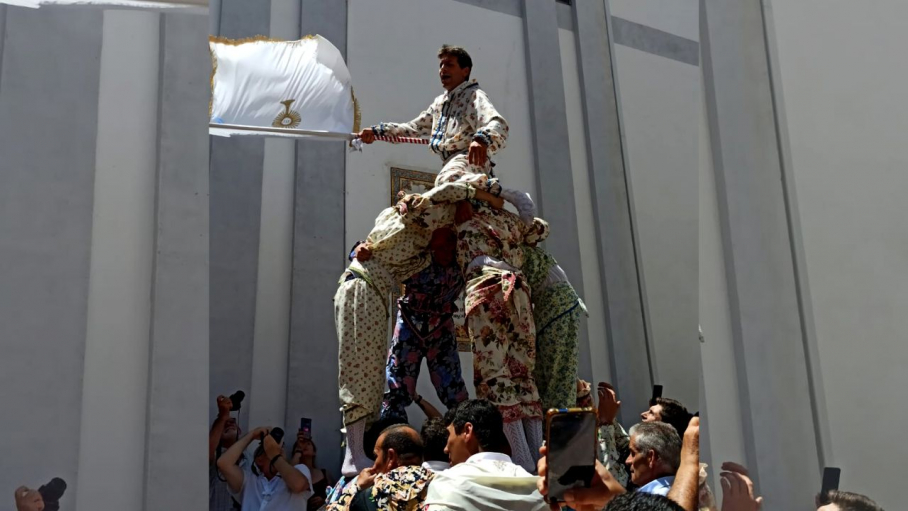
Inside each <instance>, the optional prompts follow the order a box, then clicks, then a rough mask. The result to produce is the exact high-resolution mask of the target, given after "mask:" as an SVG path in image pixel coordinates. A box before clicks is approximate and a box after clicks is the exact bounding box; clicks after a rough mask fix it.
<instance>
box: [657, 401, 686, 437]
mask: <svg viewBox="0 0 908 511" xmlns="http://www.w3.org/2000/svg"><path fill="white" fill-rule="evenodd" d="M655 404H657V405H659V406H661V407H662V422H664V423H666V424H669V425H671V426H672V427H673V428H675V431H677V432H678V436H679V437H681V438H684V431H686V430H687V425H688V424H690V418H691V414H690V412H689V411H687V408H686V407H685V406H684V405H682V404H681V403H680V402H678V401H675V400H674V399H669V398H667V397H657V398H656V403H655Z"/></svg>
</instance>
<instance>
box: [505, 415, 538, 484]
mask: <svg viewBox="0 0 908 511" xmlns="http://www.w3.org/2000/svg"><path fill="white" fill-rule="evenodd" d="M504 436H506V437H507V438H508V442H510V444H511V460H513V461H514V463H515V464H516V465H520V466H521V467H523V469H524V470H526V471H527V472H529V473H531V474H533V473H535V472H536V463H535V462H534V461H533V455H532V454H530V446H529V445H527V436H526V432H524V430H523V421H514V422H508V423H505V425H504Z"/></svg>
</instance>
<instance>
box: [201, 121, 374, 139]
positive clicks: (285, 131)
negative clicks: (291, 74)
mask: <svg viewBox="0 0 908 511" xmlns="http://www.w3.org/2000/svg"><path fill="white" fill-rule="evenodd" d="M208 127H209V128H215V129H223V130H234V131H252V132H256V133H277V134H281V135H299V136H301V137H323V138H334V139H338V140H353V139H354V138H357V135H356V134H355V133H339V132H336V131H320V130H298V129H293V128H266V127H263V126H245V125H243V124H220V123H214V122H212V123H209V124H208Z"/></svg>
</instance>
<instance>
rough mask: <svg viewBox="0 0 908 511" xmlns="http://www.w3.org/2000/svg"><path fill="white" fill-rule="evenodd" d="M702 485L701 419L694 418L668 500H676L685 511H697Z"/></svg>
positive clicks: (687, 433) (685, 438)
mask: <svg viewBox="0 0 908 511" xmlns="http://www.w3.org/2000/svg"><path fill="white" fill-rule="evenodd" d="M699 483H700V417H694V418H693V419H691V420H690V423H689V424H688V426H687V431H685V432H684V441H683V443H682V444H681V465H680V466H679V467H678V473H677V474H675V481H674V483H672V489H671V490H670V491H669V492H668V498H670V499H672V500H674V501H675V502H677V503H678V504H680V505H681V507H683V508H684V509H685V511H697V508H698V493H699Z"/></svg>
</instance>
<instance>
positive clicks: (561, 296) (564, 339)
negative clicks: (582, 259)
mask: <svg viewBox="0 0 908 511" xmlns="http://www.w3.org/2000/svg"><path fill="white" fill-rule="evenodd" d="M533 303H534V304H535V307H534V309H533V314H534V316H535V319H536V327H537V330H536V360H537V361H536V369H535V371H534V373H533V376H534V377H535V380H536V385H537V386H538V388H539V397H540V398H541V400H542V408H543V409H544V410H547V409H549V408H570V407H573V406H575V404H576V402H577V361H578V358H579V357H580V343H579V336H580V318H581V314H585V313H586V306H585V305H583V302H582V301H581V300H580V298H579V297H578V296H577V292H576V291H574V288H573V286H571V284H570V283H569V282H559V283H557V284H553V285H552V286H549V287H547V288H545V289H543V290H542V291H540V292H538V293H535V294H534V295H533Z"/></svg>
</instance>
